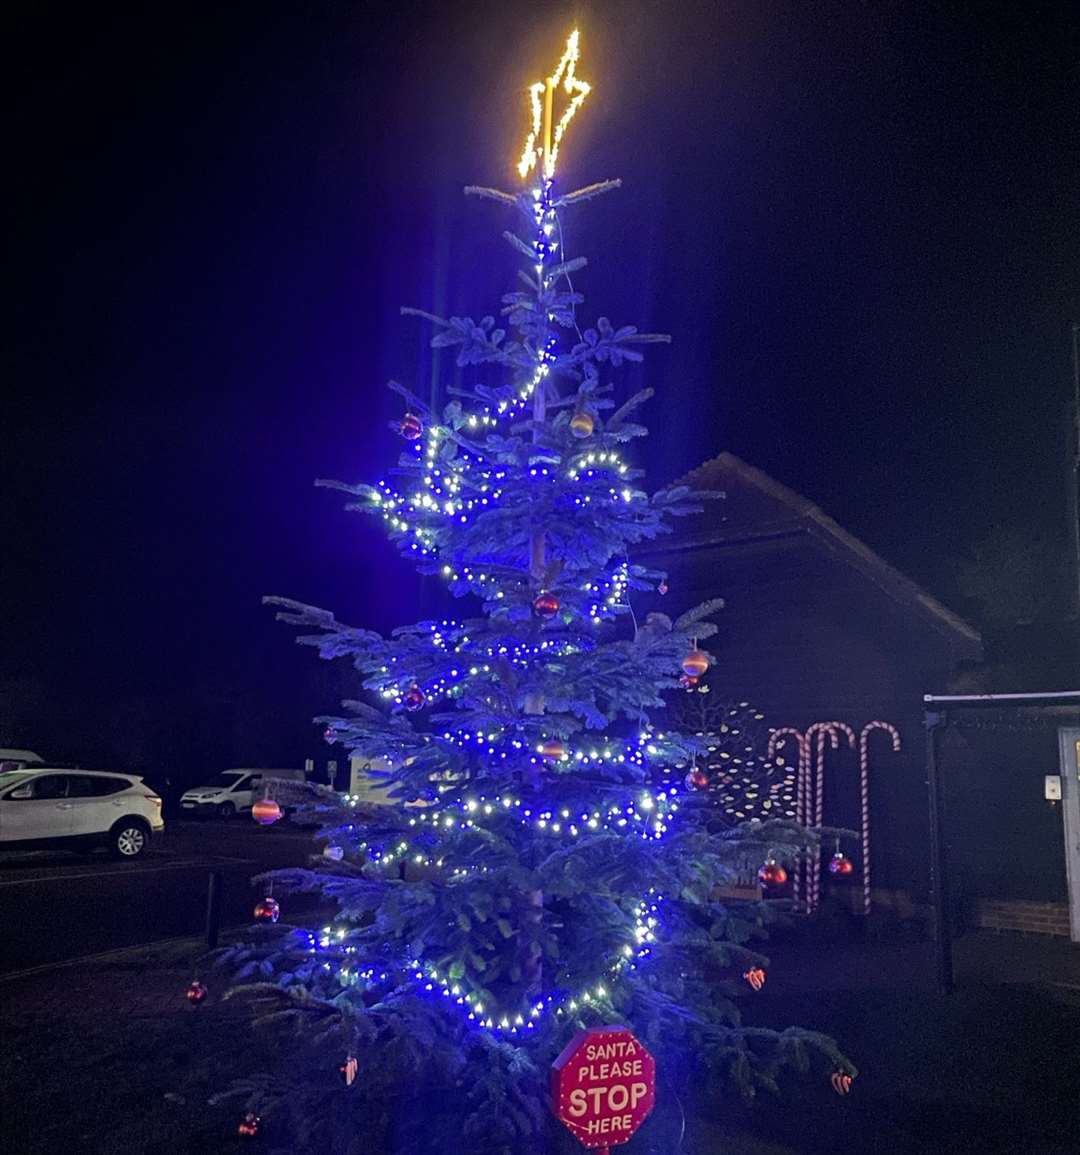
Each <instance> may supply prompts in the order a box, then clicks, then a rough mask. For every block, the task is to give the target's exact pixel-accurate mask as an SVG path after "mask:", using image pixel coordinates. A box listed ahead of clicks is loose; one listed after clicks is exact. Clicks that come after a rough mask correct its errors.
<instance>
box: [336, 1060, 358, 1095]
mask: <svg viewBox="0 0 1080 1155" xmlns="http://www.w3.org/2000/svg"><path fill="white" fill-rule="evenodd" d="M359 1069H360V1063H359V1062H358V1061H357V1058H356V1056H355V1055H346V1056H345V1062H344V1063H342V1064H341V1066H340V1067H338V1071H340V1072H341V1078H342V1080H343V1081H344V1083H345V1086H346V1087H351V1086H352V1085H353V1083H355V1082H356V1074H357V1071H359Z"/></svg>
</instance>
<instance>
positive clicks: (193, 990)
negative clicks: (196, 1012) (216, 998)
mask: <svg viewBox="0 0 1080 1155" xmlns="http://www.w3.org/2000/svg"><path fill="white" fill-rule="evenodd" d="M208 993H209V992H208V991H207V989H206V987H205V986H204V985H203V984H202V983H201V982H199V980H198V979H192V980H191V986H189V987H188V989H187V1001H188V1002H189V1003H191V1005H192V1006H193V1007H197V1006H198V1005H199V1003H201V1002H202V1001H203V999H205V998H206V996H207V994H208Z"/></svg>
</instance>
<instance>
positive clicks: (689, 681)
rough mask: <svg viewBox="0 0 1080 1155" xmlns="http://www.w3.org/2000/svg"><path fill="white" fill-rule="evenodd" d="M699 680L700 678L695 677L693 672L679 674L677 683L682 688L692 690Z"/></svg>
mask: <svg viewBox="0 0 1080 1155" xmlns="http://www.w3.org/2000/svg"><path fill="white" fill-rule="evenodd" d="M700 681H701V679H700V678H696V677H695V676H694V675H693V674H680V675H679V685H680V686H682V688H683V689H684V690H692V689H693V688H694V687H695V686H696V685H697V684H698V682H700Z"/></svg>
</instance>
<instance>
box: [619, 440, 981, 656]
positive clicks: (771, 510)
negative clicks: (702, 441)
mask: <svg viewBox="0 0 1080 1155" xmlns="http://www.w3.org/2000/svg"><path fill="white" fill-rule="evenodd" d="M674 484H675V485H688V486H690V487H691V488H692V489H699V490H719V491H722V492H724V493H725V494H726V495H728V496H729V497H732V498H734V497H735V495H736V493H737V492H743V493H745V492H746V491H749V492H750V494H751V495H752V496H754V497H757V499H758V500H749V501H746V502H743V503H741V504H739V505H738V506H736V507H735V508H733V505H735V503H733V502H723V503H709V505H708V506H707V507H706V510H705V512H704V513H701V514H698V515H697V516H695V517H692V518H687V519H686V524H685V530H684V529H683V527H680V531H679V532H678V533H677V534H676V535H674V536H673V537H672V538H668V539H666V540H664V541H657V542H654V543H652V544H650V545H649V546H647V547H645V548H644V549H642V550H641V552H642V553H670V552H672V551H673V550H678V551H682V550H688V549H696V548H701V547H702V546H712V545H715V546H723V545H729V546H734V545H736V544H743V543H750V542H755V541H763V540H775V539H777V538H782V537H794V536H797V535H800V534H805V535H807V536H809V537H811V538H813V539H815V540H816V541H817V542H819V543H820V544H821V545H822V546H823V547H824V548H825V549H827V550H829V551H830V552H831V553H832V554H834V555H835V556H836V557H837V558H838V559H839V560H840V561H843V562H845V563H846V564H848V565H850V566H852V567H853V568H854V569H856V570H858V571H859V572H860V573H862V574H863V575H864V576H865V577H866V578H867V579H869V580H870V581H871V582H873V583H874V584H875V585H877V586H878V587H879V588H880V589H881V590H882V591H883V592H884V593H886V594H887V595H888V596H889V597H891V598H892V599H893V600H894V601H896V602H898V603H900V604H902V605H905V606H910V607H912V608H914V609H915V610H916V611H918V612H919V613H921V614H922V615H923V616H924V617H926V618H927V619H928V621H929V622H930V624H931V625H932V626H934V628H935V629H937V630H939V631H943V632H948V633H954V634H959V635H961V636H962V637H964V638H966V639H967V640H969V641H971V642H975V643H980V642H981V640H982V639H981V636H980V634H979V632H978V630H976V629H975V628H974V627H973V626H971V625H969V624H968V623H967V622H965V621H964V620H963V619H962V618H961V617H959V616H958V615H956V614H954V613H953V612H952V611H951V610H950V609H948V608H947V607H946V606H944V605H942V604H941V602H939V601H938V600H937V599H936V598H934V597H932V596H931V595H930V594H928V593H927V592H926V591H925V590H924V589H922V588H921V587H919V586H918V585H916V584H915V582H913V581H912V580H911V579H910V578H908V577H905V575H904V574H902V573H901V572H900V571H899V570H898V569H896V568H895V567H894V566H892V565H890V564H889V563H888V562H887V561H885V559H884V558H882V557H880V556H879V555H878V554H876V553H875V552H874V551H873V550H872V549H870V547H869V546H867V545H865V544H864V543H863V542H861V541H859V539H858V538H856V537H853V536H852V535H851V534H850V533H848V532H847V530H845V529H844V528H842V527H841V526H840V525H838V524H837V523H836V522H835V521H833V519H832V518H831V517H829V516H828V515H827V514H826V513H824V512H823V511H822V510H821V509H819V508H818V507H817V506H816V505H814V503H813V502H811V501H809V500H808V499H807V498H805V497H802V496H800V495H799V494H797V493H795V492H794V491H793V490H790V489H788V488H787V486H785V485H781V484H780V482H778V481H776V480H774V479H773V478H771V477H769V476H768V474H765V473H762V471H761V470H760V469H756V468H755V467H754V466H752V465H749V464H747V463H746V462H745V461H742V460H741V459H740V458H738V457H736V456H735V455H734V454H733V453H721V454H719V455H718V456H716V457H714V458H712V459H711V460H709V461H706V462H704V463H703V464H702V465H699V466H698V467H697V468H696V469H694V470H691V472H690V473H688V474H686V475H685V476H684V477H681V478H679V480H678V481H676V482H675V483H674Z"/></svg>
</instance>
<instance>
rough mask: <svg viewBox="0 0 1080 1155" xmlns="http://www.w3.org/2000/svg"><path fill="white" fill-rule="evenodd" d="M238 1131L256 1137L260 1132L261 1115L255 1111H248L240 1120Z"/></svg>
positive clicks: (239, 1133) (240, 1133)
mask: <svg viewBox="0 0 1080 1155" xmlns="http://www.w3.org/2000/svg"><path fill="white" fill-rule="evenodd" d="M236 1133H237V1134H238V1135H247V1136H249V1137H251V1138H254V1136H256V1135H258V1133H259V1116H258V1115H256V1114H255V1112H254V1111H248V1113H247V1114H246V1115H245V1116H244V1117H243V1119H241V1120H240V1126H239V1127H237V1128H236Z"/></svg>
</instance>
